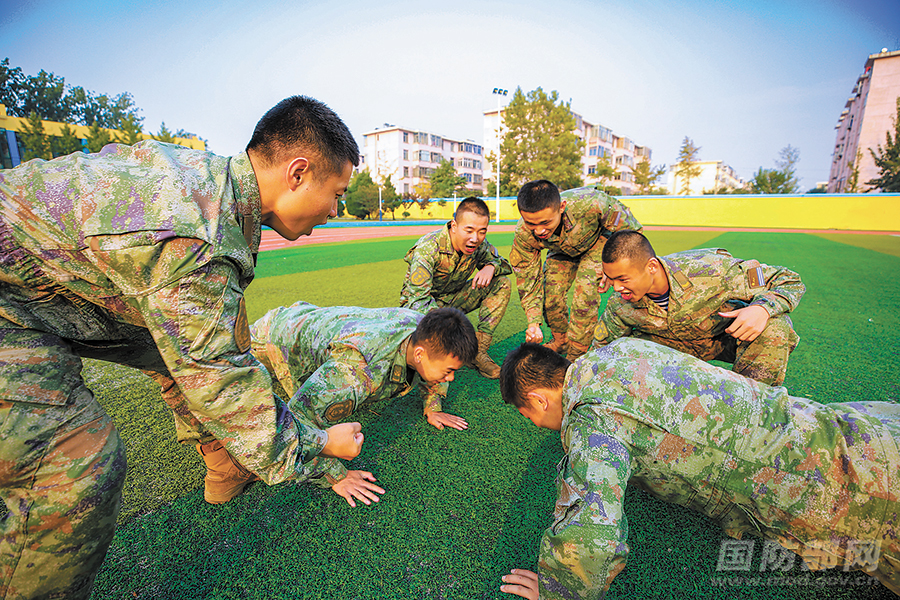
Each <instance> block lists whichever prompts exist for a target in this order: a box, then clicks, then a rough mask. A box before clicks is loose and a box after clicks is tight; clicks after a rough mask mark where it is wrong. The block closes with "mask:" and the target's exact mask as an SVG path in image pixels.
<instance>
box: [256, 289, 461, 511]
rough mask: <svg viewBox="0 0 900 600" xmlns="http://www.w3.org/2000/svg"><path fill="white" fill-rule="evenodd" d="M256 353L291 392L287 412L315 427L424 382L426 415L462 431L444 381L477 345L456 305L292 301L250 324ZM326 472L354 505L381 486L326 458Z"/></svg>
mask: <svg viewBox="0 0 900 600" xmlns="http://www.w3.org/2000/svg"><path fill="white" fill-rule="evenodd" d="M250 332H251V336H252V347H253V354H254V356H256V358H257V359H259V361H260V362H261V363H262V364H263V365H265V366H266V368H267V369H268V370H269V372H270V373H272V375H273V377H275V378H277V380H278V382H279V383H280V384H281V386H282V387H283V388H284V391H285V395H286V396H287V397H289V398H290V401H289V402H288V406H289V407H290V409H291V411H293V412H295V413H299V414H303V415H306V416H307V417H308V418H309V419H310V420H312V421H313V422H314V423H316V424H317V425H318V426H320V427H325V426H329V425H335V424H337V423H339V422H341V421H343V420H345V419H347V418H348V417H350V415H351V414H353V413H354V412H356V410H357V409H358V408H359V407H360V406H361V405H362V404H364V403H368V402H374V401H377V400H382V399H385V398H393V397H397V396H403V395H405V394H407V393H408V392H409V391H410V390H412V389H413V388H415V387H417V384H418V387H420V388H421V392H422V394H423V396H424V404H425V406H424V413H425V418H426V419H427V421H428V422H429V423H431V424H432V425H433V426H435V427H437V428H438V429H443V428H444V427H445V426H446V427H452V428H454V429H466V428H467V427H468V424H467V423H466V421H465V420H464V419H462V418H460V417H458V416H456V415H452V414H449V413H445V412H443V406H442V401H443V399H444V398H445V397H446V395H447V387H448V383H449V382H451V381H453V377H454V374H455V372H456V370H457V369H459V368H460V367H461V366H462V365H463V363H465V362H468V361H471V360H472V358H473V357H474V356H475V352H476V351H477V348H478V342H477V341H476V338H475V329H474V328H473V327H472V323H471V322H469V319H468V318H467V317H466V315H465V314H463V313H462V312H461V311H460V310H458V309H456V308H453V307H449V306H448V307H442V308H435V309H433V310H431V311H430V312H428V313H427V314H425V315H424V316H423V315H422V314H421V313H419V312H416V311H412V310H407V309H405V308H359V307H353V306H327V307H322V308H320V307H318V306H313V305H312V304H308V303H306V302H297V303H295V304H292V305H291V306H283V307H280V308H276V309H273V310H270V311H269V312H268V313H266V314H265V315H263V316H262V317H261V318H260V319H259V320H258V321H256V322H255V323H254V324H253V325H252V326H251V327H250ZM327 467H328V468H327V472H326V477H327V479H328V481H329V482H330V483H332V484H334V488H333V489H334V490H335V492H337V493H338V494H339V495H341V496H343V497H344V498H346V500H347V502H349V503H350V504H351V505H354V503H353V498H357V499H359V500H362V501H363V502H365V503H366V504H368V503H369V501H371V500H376V501H377V493H384V490H381V488H377V487H376V486H374V485H372V484H370V482H372V481H374V478H373V477H372V476H371V474H370V473H366V472H362V471H350V472H349V476H348V471H347V469H346V468H345V467H344V466H343V464H341V463H340V462H339V461H337V460H334V461H330V462H329V463H328V465H327Z"/></svg>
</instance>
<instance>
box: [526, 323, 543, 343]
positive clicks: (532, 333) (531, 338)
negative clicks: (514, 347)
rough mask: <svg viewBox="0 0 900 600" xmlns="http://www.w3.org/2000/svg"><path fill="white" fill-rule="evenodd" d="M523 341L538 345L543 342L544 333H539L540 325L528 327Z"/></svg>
mask: <svg viewBox="0 0 900 600" xmlns="http://www.w3.org/2000/svg"><path fill="white" fill-rule="evenodd" d="M525 341H526V342H534V343H535V344H540V343H541V342H543V341H544V332H543V331H541V326H540V325H529V326H528V329H526V330H525Z"/></svg>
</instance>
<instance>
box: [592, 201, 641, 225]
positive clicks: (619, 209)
mask: <svg viewBox="0 0 900 600" xmlns="http://www.w3.org/2000/svg"><path fill="white" fill-rule="evenodd" d="M599 202H600V204H601V206H600V211H601V215H602V216H601V223H600V225H601V226H602V228H603V231H604V233H607V234H608V233H612V232H614V231H620V230H623V229H631V230H634V231H641V230H642V229H643V226H642V225H641V224H640V222H639V221H638V220H637V219H635V218H634V215H632V214H631V209H629V208H628V207H627V206H625V205H624V204H622V203H621V202H619V201H618V200H616V199H615V198H613V197H612V196H610V195H608V194H603V195H602V196H600V197H599Z"/></svg>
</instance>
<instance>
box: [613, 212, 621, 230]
mask: <svg viewBox="0 0 900 600" xmlns="http://www.w3.org/2000/svg"><path fill="white" fill-rule="evenodd" d="M611 216H612V217H613V219H612V227H618V226H619V223H621V222H622V212H621V211H618V210H617V211H616V212H614V213H613V214H612V215H611Z"/></svg>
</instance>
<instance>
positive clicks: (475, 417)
mask: <svg viewBox="0 0 900 600" xmlns="http://www.w3.org/2000/svg"><path fill="white" fill-rule="evenodd" d="M649 237H650V239H651V241H652V242H653V243H654V246H655V247H656V249H657V251H658V252H659V253H663V254H664V253H668V252H674V251H677V250H683V249H687V248H692V247H723V248H727V249H728V250H729V251H731V252H732V253H733V254H734V255H736V256H740V257H745V258H758V259H760V260H761V261H763V262H767V263H770V264H778V265H785V266H788V267H790V268H793V269H794V270H796V271H798V272H799V273H801V275H802V277H803V280H804V282H805V283H806V285H807V293H806V295H805V297H804V299H803V301H802V302H801V304H800V307H799V308H798V309H797V311H795V313H793V315H792V317H793V320H794V325H795V327H796V329H797V331H798V332H799V334H800V337H801V340H802V341H801V343H800V346H799V347H798V348H797V350H796V351H795V352H794V354H793V356H792V358H791V363H790V367H789V369H788V376H787V381H786V386H787V387H788V389H789V390H790V391H791V393H792V394H794V395H799V396H806V397H810V398H813V399H816V400H818V401H822V402H832V401H849V400H893V401H898V400H900V378H898V367H900V350H898V339H900V334H898V331H900V316H898V310H897V308H898V301H897V298H898V297H900V283H898V281H900V280H898V278H897V273H898V271H900V237H891V236H862V235H830V236H817V235H808V234H788V233H724V234H720V233H719V232H668V231H654V232H651V233H650V235H649ZM490 239H491V241H492V242H493V243H494V244H495V245H497V246H498V247H499V249H500V251H501V253H503V254H504V255H508V252H509V244H510V243H511V239H512V234H498V235H491V236H490ZM412 241H414V238H409V237H407V238H393V239H386V240H378V241H371V242H353V243H346V244H329V245H321V246H304V247H299V248H293V249H287V250H280V251H272V252H266V253H263V254H262V255H261V256H260V260H259V269H258V271H257V273H258V275H257V279H256V280H255V281H254V282H253V284H252V285H251V286H250V288H249V291H248V294H247V306H248V311H249V313H250V314H249V316H250V319H251V321H252V320H254V319H256V318H258V317H259V316H261V315H262V314H263V313H264V312H265V311H266V310H268V309H270V308H273V307H275V306H278V305H283V304H290V303H292V302H294V301H296V300H298V299H303V300H306V301H309V302H312V303H315V304H319V305H335V304H342V305H359V306H372V307H374V306H390V305H394V304H395V303H396V301H397V297H398V294H399V289H400V285H401V283H402V280H403V275H404V272H405V263H404V262H403V261H402V256H403V255H404V253H405V252H406V250H407V249H408V248H409V246H410V245H411V243H412ZM524 327H525V321H524V315H523V313H522V310H521V307H520V305H519V304H518V297H517V296H516V295H515V293H514V294H513V299H512V301H511V302H510V308H509V311H508V313H507V316H506V318H505V319H504V322H503V323H502V325H501V328H500V329H499V331H498V332H497V335H496V338H495V346H494V347H493V348H492V350H491V354H492V355H493V356H494V358H495V360H497V361H498V362H500V361H501V360H502V357H503V356H505V354H506V353H507V352H508V351H509V350H511V349H512V348H513V347H514V346H516V345H517V344H519V343H521V342H522V341H523V330H524ZM85 376H86V378H87V379H88V385H89V386H91V387H92V389H94V390H95V392H96V393H97V395H98V397H99V399H100V401H101V403H102V404H103V405H104V406H105V407H106V408H107V410H108V411H109V412H110V413H111V414H112V415H113V417H114V419H115V421H116V425H117V426H118V427H119V429H120V432H121V434H122V438H123V440H124V441H125V444H126V447H127V452H128V461H129V472H128V478H127V482H126V489H125V492H124V497H123V508H122V513H121V515H120V518H119V528H118V530H117V533H116V537H115V540H114V541H113V545H112V547H111V548H110V551H109V554H108V555H107V558H106V562H105V563H104V565H103V568H102V570H101V572H100V574H99V576H98V579H97V583H96V587H95V591H94V595H93V598H97V599H101V598H102V599H108V598H208V599H218V598H222V599H224V598H310V599H344V598H346V599H360V600H364V599H375V598H385V599H388V598H390V599H420V598H434V599H441V598H453V599H476V598H477V599H489V598H512V596H509V595H507V594H503V593H501V592H500V591H499V585H500V576H501V575H502V574H504V573H506V572H508V570H509V569H510V568H513V567H523V568H532V569H533V568H534V566H535V561H536V549H537V544H538V540H539V539H540V535H541V533H542V531H543V529H544V528H545V527H546V526H547V525H548V522H549V517H550V513H551V510H552V507H553V501H554V498H555V490H554V485H553V478H554V475H555V466H556V463H557V462H558V460H559V459H560V458H561V456H562V451H561V446H560V442H559V436H558V434H556V433H554V432H550V431H546V430H539V429H537V428H535V427H534V426H533V425H531V423H530V422H528V421H527V420H525V419H524V418H522V417H521V416H519V414H518V413H517V412H515V411H514V410H513V409H512V408H510V407H508V406H505V405H503V404H502V402H501V400H500V394H499V390H498V388H497V384H496V382H493V381H488V380H485V379H483V378H481V377H479V376H477V375H476V374H475V373H473V372H472V371H470V370H468V369H464V370H462V371H461V372H460V373H459V375H458V376H457V379H456V381H455V382H454V383H453V384H451V389H450V396H449V398H448V401H447V403H446V406H445V409H446V410H447V411H448V412H453V413H455V414H459V415H462V416H463V417H465V418H466V419H467V420H468V422H469V425H470V427H469V429H468V431H455V430H444V431H437V430H436V429H434V428H433V427H431V426H429V425H428V424H427V423H426V422H425V421H424V419H423V418H422V417H421V398H420V397H419V396H417V395H416V393H412V394H409V395H407V396H405V397H403V398H400V399H398V400H396V401H384V402H381V403H378V404H375V405H370V406H367V407H364V408H363V409H361V411H360V412H359V413H358V414H357V415H355V416H354V419H357V420H360V421H361V422H362V423H363V427H364V429H363V431H364V432H365V434H366V443H365V446H364V448H363V452H362V454H361V455H360V456H359V457H358V458H357V459H355V460H354V461H352V463H350V465H351V467H352V468H356V469H364V470H369V471H372V472H373V473H374V474H375V475H376V476H377V477H378V479H379V482H380V484H381V485H382V486H383V487H384V488H385V489H386V490H387V493H386V494H385V495H384V496H383V498H382V500H381V502H379V503H378V504H376V505H373V506H369V507H366V506H360V507H358V508H355V509H353V508H350V507H349V506H348V505H347V504H346V502H345V501H344V500H343V499H342V498H340V497H338V496H337V495H336V494H334V493H333V492H330V491H321V490H318V489H315V488H313V487H311V486H308V485H305V484H302V483H284V484H281V485H277V486H272V487H267V486H265V485H263V484H261V483H256V484H253V485H252V486H250V487H249V488H248V490H247V491H246V492H245V493H244V494H242V495H241V496H239V497H237V498H235V499H234V500H232V501H231V502H229V503H227V504H225V505H221V506H211V505H208V504H206V503H205V502H204V501H203V489H202V488H203V475H204V469H203V466H202V463H201V461H200V458H199V455H198V454H197V452H196V450H194V448H193V447H185V446H181V445H179V444H177V443H176V442H175V441H174V430H173V426H172V423H171V417H170V416H169V414H168V413H167V411H166V410H165V409H164V405H163V403H162V401H161V400H160V398H159V394H158V392H157V391H156V390H155V389H154V388H153V384H152V383H151V382H150V381H149V379H146V378H144V377H143V376H142V375H140V374H137V373H133V372H130V371H128V370H127V369H124V368H120V367H116V366H111V365H107V364H105V363H97V362H91V363H90V364H88V365H87V368H86V370H85ZM626 512H627V514H628V516H629V524H630V534H629V542H630V544H631V549H632V553H631V557H630V559H629V563H628V566H627V568H626V569H625V571H623V572H622V574H620V575H619V576H618V577H617V578H616V580H615V581H614V583H613V586H612V589H611V591H610V595H609V597H612V598H634V599H637V598H685V597H688V598H822V597H826V596H827V597H829V598H835V599H836V598H852V599H854V600H863V599H869V598H883V597H891V594H890V593H889V592H887V590H886V589H885V588H883V587H881V586H880V585H878V584H874V585H868V584H866V585H861V586H854V585H849V583H848V582H851V581H857V580H858V578H857V577H855V576H853V575H850V576H848V575H846V574H843V573H841V572H820V573H814V574H811V575H810V576H809V577H808V578H800V579H796V580H795V582H797V581H799V582H803V583H802V584H801V583H797V584H796V585H791V586H788V585H767V583H768V584H772V583H777V582H776V581H775V579H773V578H774V577H782V578H784V577H785V576H793V575H796V576H798V577H799V576H800V573H799V572H798V570H797V569H798V567H794V570H793V571H791V572H788V573H782V572H764V573H759V572H755V571H754V572H750V573H737V574H735V573H717V572H716V563H717V559H718V556H719V548H720V542H721V541H722V540H723V539H726V538H725V536H724V535H723V534H722V533H721V531H720V530H719V529H718V527H717V526H716V525H715V524H714V523H712V522H711V521H709V520H708V519H706V518H704V517H700V516H698V515H696V514H694V513H691V512H689V511H687V510H684V509H681V508H679V507H675V506H671V505H667V504H664V503H662V502H660V501H657V500H655V499H653V498H651V497H649V496H647V495H646V494H644V493H643V492H640V491H638V490H633V489H629V492H628V494H627V496H626ZM761 551H762V549H761V543H760V542H757V549H756V555H755V560H754V563H753V564H754V570H755V569H756V568H757V566H758V564H759V557H760V554H761ZM723 575H724V576H732V577H733V576H736V575H748V576H754V575H756V576H760V577H761V581H762V583H760V584H758V585H753V586H748V585H738V586H733V587H732V586H728V585H726V586H725V587H718V586H716V585H715V580H716V579H717V578H719V577H720V576H723ZM803 577H806V576H805V575H804V576H803ZM864 579H865V580H868V578H864ZM835 581H837V583H835ZM872 581H874V580H872ZM731 583H735V582H734V581H733V580H732V581H731Z"/></svg>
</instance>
